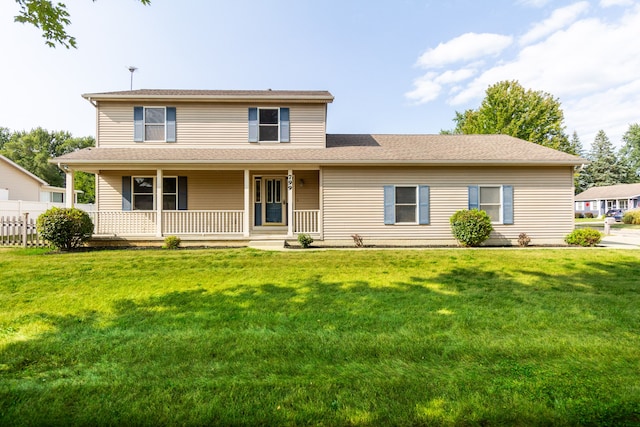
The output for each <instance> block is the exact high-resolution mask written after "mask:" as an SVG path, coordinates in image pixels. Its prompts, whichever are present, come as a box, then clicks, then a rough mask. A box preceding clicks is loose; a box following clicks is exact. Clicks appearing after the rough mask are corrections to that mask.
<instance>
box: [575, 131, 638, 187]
mask: <svg viewBox="0 0 640 427" xmlns="http://www.w3.org/2000/svg"><path fill="white" fill-rule="evenodd" d="M588 158H589V160H590V161H591V163H590V164H589V165H587V166H586V167H585V168H584V170H583V174H584V184H585V186H586V188H590V187H601V186H604V185H615V184H620V183H621V182H624V180H625V178H626V176H627V174H628V172H627V171H628V170H627V168H626V167H625V164H624V162H621V161H620V159H619V158H618V156H617V155H616V153H615V151H614V150H613V145H612V144H611V141H610V140H609V138H608V137H607V134H605V133H604V131H603V130H600V131H598V133H597V135H596V138H595V139H594V141H593V144H592V145H591V151H590V152H589V156H588Z"/></svg>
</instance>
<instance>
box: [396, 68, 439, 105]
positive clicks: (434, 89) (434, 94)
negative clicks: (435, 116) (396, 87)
mask: <svg viewBox="0 0 640 427" xmlns="http://www.w3.org/2000/svg"><path fill="white" fill-rule="evenodd" d="M436 76H437V73H433V72H431V73H427V74H425V75H424V76H422V77H420V78H418V79H415V80H414V82H413V85H414V86H415V89H414V90H412V91H411V92H407V93H406V94H405V96H406V97H407V98H409V99H410V100H412V101H415V102H416V103H417V104H425V103H427V102H430V101H433V100H435V99H437V98H438V96H440V92H441V91H442V85H440V84H439V83H437V82H436Z"/></svg>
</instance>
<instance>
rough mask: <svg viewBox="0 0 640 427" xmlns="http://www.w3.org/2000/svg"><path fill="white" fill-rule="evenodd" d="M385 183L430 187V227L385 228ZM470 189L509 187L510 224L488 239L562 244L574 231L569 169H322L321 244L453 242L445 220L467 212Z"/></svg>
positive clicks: (391, 226) (394, 226)
mask: <svg viewBox="0 0 640 427" xmlns="http://www.w3.org/2000/svg"><path fill="white" fill-rule="evenodd" d="M384 185H428V186H429V187H430V224H429V225H413V224H397V225H385V224H384V190H383V186H384ZM469 185H513V188H514V224H513V225H502V224H494V228H495V230H494V232H493V233H492V236H491V239H492V242H493V243H500V241H505V240H506V241H510V242H513V241H515V240H517V238H518V235H519V234H520V233H522V232H525V233H527V234H528V235H529V236H530V237H531V238H532V243H534V244H535V243H547V242H556V243H559V242H561V241H562V239H563V238H564V236H565V235H566V234H568V233H570V232H571V231H572V230H573V227H574V220H573V175H572V169H571V168H570V167H528V168H516V167H513V168H509V167H486V168H466V167H465V168H456V167H424V168H402V169H401V168H338V167H326V168H323V189H324V193H323V197H324V199H323V205H324V213H323V215H324V238H325V240H350V236H351V235H352V234H355V233H357V234H360V235H361V236H362V237H363V238H364V239H365V241H366V240H385V239H393V240H411V241H415V240H420V241H423V242H424V243H425V244H430V243H431V244H435V243H446V244H453V243H455V241H454V240H453V238H452V236H451V228H450V225H449V218H450V217H451V215H453V213H454V212H455V211H457V210H460V209H467V208H468V186H469Z"/></svg>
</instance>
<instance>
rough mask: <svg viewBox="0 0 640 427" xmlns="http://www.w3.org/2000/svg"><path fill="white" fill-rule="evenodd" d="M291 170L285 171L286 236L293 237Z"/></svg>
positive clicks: (292, 177)
mask: <svg viewBox="0 0 640 427" xmlns="http://www.w3.org/2000/svg"><path fill="white" fill-rule="evenodd" d="M293 184H294V176H293V170H291V169H289V171H288V172H287V236H289V237H293V220H294V218H293V202H294V200H293Z"/></svg>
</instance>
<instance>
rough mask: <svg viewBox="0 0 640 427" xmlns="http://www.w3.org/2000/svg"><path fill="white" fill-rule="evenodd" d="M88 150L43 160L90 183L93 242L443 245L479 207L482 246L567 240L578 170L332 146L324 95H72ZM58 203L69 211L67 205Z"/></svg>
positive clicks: (461, 152) (480, 142)
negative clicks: (488, 224) (93, 122)
mask: <svg viewBox="0 0 640 427" xmlns="http://www.w3.org/2000/svg"><path fill="white" fill-rule="evenodd" d="M83 97H84V98H86V99H87V100H88V101H90V102H91V103H92V104H93V105H94V106H95V108H96V117H97V128H96V147H93V148H87V149H84V150H80V151H77V152H74V153H70V154H67V155H64V156H61V157H59V158H57V159H54V160H53V162H55V163H57V164H60V165H61V167H62V168H63V169H64V170H65V172H66V173H67V182H68V183H69V184H70V185H68V188H67V191H69V192H71V191H73V188H72V183H73V180H72V176H73V172H74V171H86V172H92V173H95V174H96V212H95V213H93V214H92V215H93V219H94V223H95V226H96V230H95V238H97V239H114V238H116V239H118V240H125V241H126V240H132V241H136V240H154V239H156V240H161V239H162V238H163V237H164V236H168V235H177V236H180V237H181V238H182V239H183V240H194V241H195V240H197V241H235V242H248V241H249V240H259V239H280V240H286V239H295V238H296V236H297V235H298V234H300V233H307V234H311V235H312V236H313V237H314V238H315V239H316V241H318V242H320V243H321V244H322V243H324V244H327V245H332V244H352V242H353V241H352V238H351V236H352V235H353V234H359V235H360V236H362V237H363V238H364V239H365V241H366V242H367V243H371V244H373V243H385V244H398V245H400V244H408V245H417V244H454V243H455V241H454V240H453V237H452V235H451V230H450V225H449V217H450V216H451V215H452V214H453V213H454V212H455V211H457V210H460V209H467V208H479V209H483V210H485V211H486V212H487V213H489V215H490V216H491V218H492V220H493V223H494V229H495V231H494V232H493V234H492V236H491V239H490V241H489V243H493V244H505V243H513V242H515V241H516V240H517V238H518V235H519V234H520V233H522V232H526V233H527V234H528V235H530V236H531V237H532V239H534V242H536V243H538V244H542V243H559V242H561V241H562V239H563V237H564V236H565V235H566V234H568V233H569V232H571V230H572V229H573V168H574V166H576V165H580V164H582V163H584V160H583V159H581V158H579V157H576V156H572V155H569V154H566V153H562V152H559V151H556V150H552V149H549V148H545V147H542V146H539V145H536V144H533V143H529V142H527V141H523V140H520V139H517V138H512V137H508V136H504V135H370V134H358V135H333V134H329V135H327V133H326V123H327V110H328V108H327V107H328V104H329V103H331V102H333V96H332V95H331V93H329V92H327V91H281V90H264V91H222V90H220V91H218V90H133V91H123V92H107V93H92V94H85V95H83ZM68 200H72V198H71V199H68Z"/></svg>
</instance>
